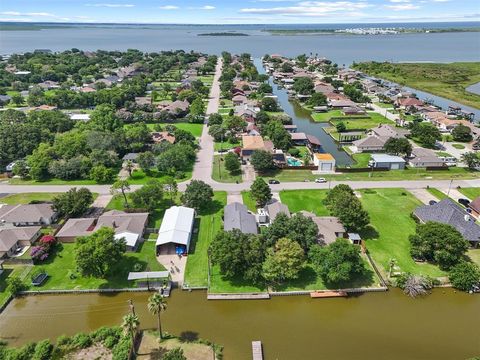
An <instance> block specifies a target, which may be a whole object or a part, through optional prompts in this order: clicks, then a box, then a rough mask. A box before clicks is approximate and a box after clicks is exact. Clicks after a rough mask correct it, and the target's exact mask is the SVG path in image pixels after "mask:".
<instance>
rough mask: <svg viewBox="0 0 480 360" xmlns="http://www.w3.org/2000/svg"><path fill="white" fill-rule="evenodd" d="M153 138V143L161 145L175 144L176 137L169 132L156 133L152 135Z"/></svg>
mask: <svg viewBox="0 0 480 360" xmlns="http://www.w3.org/2000/svg"><path fill="white" fill-rule="evenodd" d="M150 135H151V136H152V141H153V142H154V143H155V144H159V143H162V142H165V141H166V142H169V143H170V144H173V143H175V136H174V135H172V134H170V133H169V132H168V131H154V132H152V133H150Z"/></svg>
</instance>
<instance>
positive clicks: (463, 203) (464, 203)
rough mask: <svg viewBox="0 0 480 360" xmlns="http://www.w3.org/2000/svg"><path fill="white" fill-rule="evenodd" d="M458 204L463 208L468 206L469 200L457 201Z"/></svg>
mask: <svg viewBox="0 0 480 360" xmlns="http://www.w3.org/2000/svg"><path fill="white" fill-rule="evenodd" d="M458 202H459V203H460V204H462V205H463V206H465V207H467V206H468V205H470V200H468V199H458Z"/></svg>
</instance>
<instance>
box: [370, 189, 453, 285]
mask: <svg viewBox="0 0 480 360" xmlns="http://www.w3.org/2000/svg"><path fill="white" fill-rule="evenodd" d="M360 193H361V199H360V200H361V201H362V203H363V206H364V208H365V209H366V210H367V211H368V213H369V214H370V223H371V228H369V229H367V230H365V231H364V232H363V233H362V234H361V235H362V238H363V239H365V240H366V246H367V249H368V251H369V252H370V254H371V256H372V257H373V259H374V261H375V262H376V263H377V265H379V268H380V271H382V272H383V273H384V274H387V273H388V270H389V262H390V260H391V259H395V260H396V264H397V265H398V266H399V267H400V269H401V271H405V272H411V273H414V274H423V275H429V276H435V277H438V276H444V275H445V274H444V273H443V272H442V271H441V270H440V269H439V268H438V267H437V266H435V265H432V264H427V263H422V264H420V263H415V262H414V261H413V259H412V257H411V256H410V242H409V240H408V237H409V235H411V234H414V233H415V221H414V220H413V218H412V217H411V216H410V214H411V213H412V212H413V210H414V209H415V208H416V207H417V206H420V205H421V203H420V201H419V200H417V199H416V198H415V197H414V196H413V195H412V194H410V193H409V192H408V191H406V190H404V189H369V190H361V191H360Z"/></svg>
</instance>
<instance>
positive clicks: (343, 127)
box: [335, 121, 347, 133]
mask: <svg viewBox="0 0 480 360" xmlns="http://www.w3.org/2000/svg"><path fill="white" fill-rule="evenodd" d="M335 128H336V129H337V132H339V133H341V132H344V131H346V130H347V126H346V125H345V123H344V122H343V121H340V122H339V123H337V125H335Z"/></svg>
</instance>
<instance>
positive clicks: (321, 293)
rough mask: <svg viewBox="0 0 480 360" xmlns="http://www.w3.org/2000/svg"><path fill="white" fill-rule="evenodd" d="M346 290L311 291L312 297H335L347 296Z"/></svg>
mask: <svg viewBox="0 0 480 360" xmlns="http://www.w3.org/2000/svg"><path fill="white" fill-rule="evenodd" d="M347 296H348V294H347V293H346V292H345V291H313V292H311V293H310V297H311V298H312V299H316V298H333V297H347Z"/></svg>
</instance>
